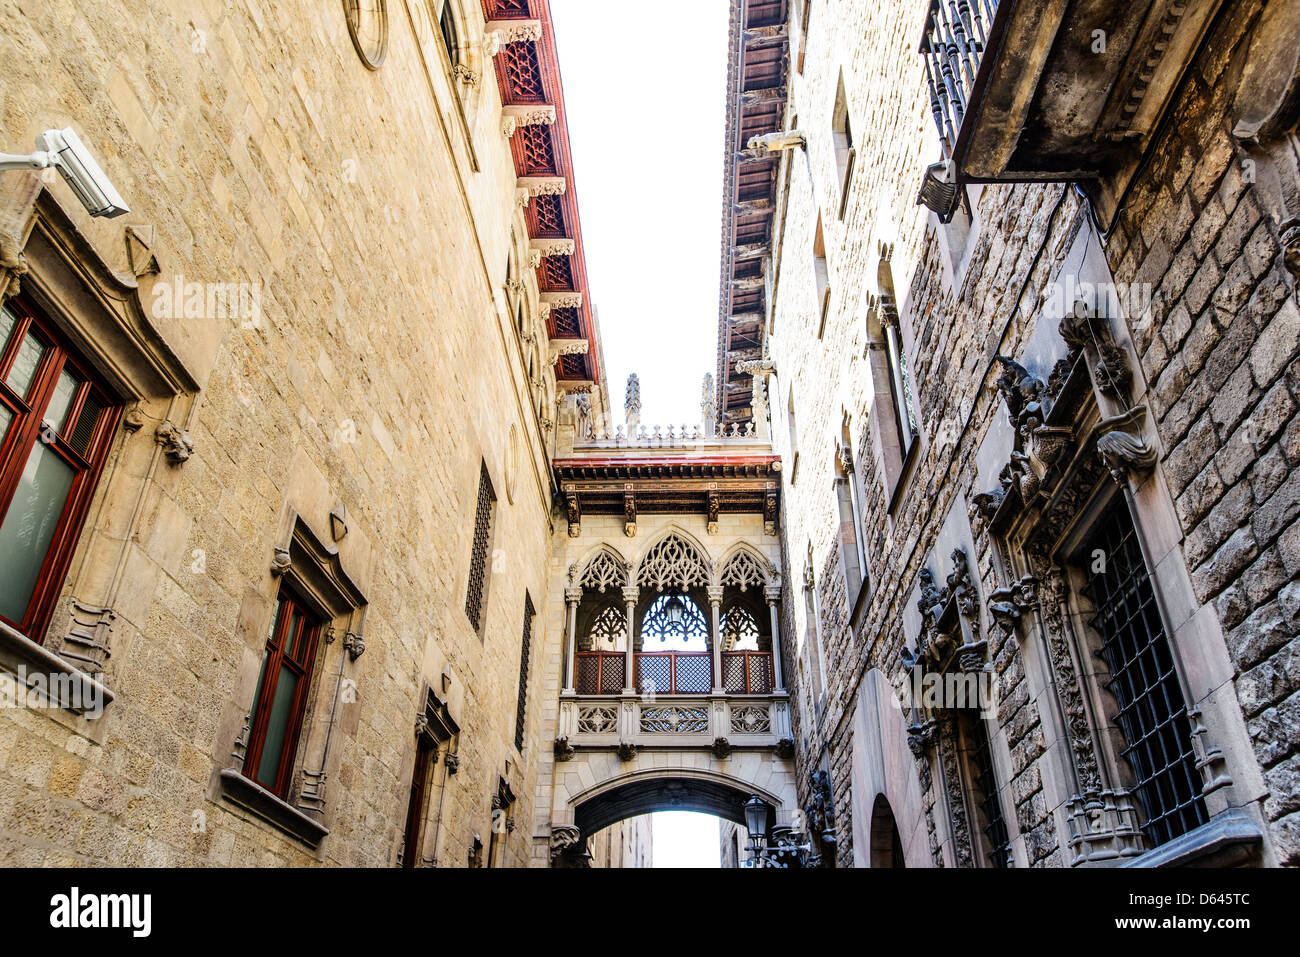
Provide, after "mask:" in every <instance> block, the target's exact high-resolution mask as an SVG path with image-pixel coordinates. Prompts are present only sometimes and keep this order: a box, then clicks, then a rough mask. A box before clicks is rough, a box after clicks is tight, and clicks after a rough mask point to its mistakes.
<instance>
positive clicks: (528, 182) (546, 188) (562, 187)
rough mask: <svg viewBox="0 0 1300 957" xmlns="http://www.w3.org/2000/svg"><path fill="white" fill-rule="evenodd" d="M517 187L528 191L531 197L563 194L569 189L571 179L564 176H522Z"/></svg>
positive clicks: (516, 183) (521, 190)
mask: <svg viewBox="0 0 1300 957" xmlns="http://www.w3.org/2000/svg"><path fill="white" fill-rule="evenodd" d="M515 188H516V189H518V190H519V191H520V192H521V193H526V194H527V195H528V198H529V199H536V198H537V197H538V196H563V195H564V194H565V193H567V192H568V191H569V181H568V180H567V179H565V178H564V177H563V176H520V177H519V178H518V179H517V180H516V181H515Z"/></svg>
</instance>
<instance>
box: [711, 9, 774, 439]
mask: <svg viewBox="0 0 1300 957" xmlns="http://www.w3.org/2000/svg"><path fill="white" fill-rule="evenodd" d="M789 12H790V11H789V2H788V0H732V4H731V33H730V48H729V49H730V53H729V59H728V69H727V136H726V147H725V152H724V156H723V165H724V177H723V200H722V280H721V288H720V291H719V295H718V301H719V305H718V371H717V379H716V381H717V389H718V417H719V421H720V422H721V423H722V424H726V423H730V422H747V421H749V419H750V418H751V414H750V408H749V403H750V401H751V399H752V397H753V380H752V379H751V378H750V377H749V376H747V375H739V374H737V372H736V363H737V362H739V361H741V360H743V359H756V358H758V357H759V356H760V354H761V351H762V348H763V316H764V314H765V313H766V310H767V305H768V304H767V292H766V270H767V262H768V259H769V257H770V256H771V244H772V219H773V214H774V212H775V207H776V175H777V168H778V166H779V165H780V154H773V153H765V154H763V155H756V154H752V153H750V152H748V151H747V150H746V148H745V147H746V144H747V143H748V142H749V139H750V138H751V137H754V136H761V135H763V134H765V133H775V132H779V131H780V130H781V128H782V125H783V123H784V120H785V105H786V81H787V78H788V72H789V64H790V37H789V28H788V25H787V22H786V21H787V19H788V16H789Z"/></svg>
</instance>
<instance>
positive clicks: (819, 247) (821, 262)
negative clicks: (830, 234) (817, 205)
mask: <svg viewBox="0 0 1300 957" xmlns="http://www.w3.org/2000/svg"><path fill="white" fill-rule="evenodd" d="M813 276H814V278H815V280H816V283H817V286H816V294H817V299H816V303H817V305H816V314H817V317H818V318H817V338H818V339H820V338H821V337H822V336H823V335H825V333H826V315H827V313H828V312H829V311H830V305H831V279H830V272H829V270H828V269H827V268H826V236H825V234H824V233H823V232H822V217H821V213H818V214H817V232H816V233H814V234H813Z"/></svg>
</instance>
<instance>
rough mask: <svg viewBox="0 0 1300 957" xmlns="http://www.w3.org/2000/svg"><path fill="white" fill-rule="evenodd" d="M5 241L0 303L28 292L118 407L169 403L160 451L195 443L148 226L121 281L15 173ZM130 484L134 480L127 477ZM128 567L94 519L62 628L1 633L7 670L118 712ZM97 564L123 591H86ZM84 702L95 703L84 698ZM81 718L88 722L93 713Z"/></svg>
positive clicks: (3, 220)
mask: <svg viewBox="0 0 1300 957" xmlns="http://www.w3.org/2000/svg"><path fill="white" fill-rule="evenodd" d="M0 234H2V235H0V245H2V246H3V250H2V252H3V255H2V256H0V300H2V299H5V298H8V297H9V296H10V295H14V294H16V293H17V292H18V291H19V287H20V286H21V287H22V291H23V292H24V293H25V294H26V295H27V296H29V297H30V298H31V299H32V300H33V301H34V302H35V303H36V305H37V306H38V307H39V308H40V309H41V310H42V312H43V313H44V314H45V315H46V316H47V317H48V318H49V320H50V321H51V322H53V323H54V325H55V326H56V327H57V328H58V330H59V332H61V333H62V334H63V335H64V337H65V338H66V339H67V340H68V341H69V342H70V343H71V344H72V345H73V347H74V348H75V349H76V350H77V352H78V355H79V356H80V357H81V358H82V360H83V361H85V362H86V363H87V364H88V365H89V366H90V367H91V368H92V370H93V371H94V372H95V373H96V374H97V375H98V376H99V377H100V379H101V381H102V382H103V384H104V385H105V386H107V387H108V388H109V390H110V391H111V392H112V393H113V394H114V398H116V399H117V400H119V401H120V402H122V403H123V404H126V405H129V404H130V403H132V402H134V403H136V407H137V409H138V408H139V406H140V405H141V404H143V403H145V402H147V401H149V400H151V399H158V400H163V401H166V402H167V403H168V405H167V412H166V414H165V415H164V418H163V419H162V424H161V425H160V426H159V428H158V432H157V434H158V437H159V445H160V447H162V446H164V442H163V430H164V429H167V430H170V431H169V432H168V433H167V434H168V435H173V436H177V437H178V441H180V439H179V437H181V436H183V437H184V441H188V433H187V432H185V430H183V429H179V428H177V427H176V426H175V425H173V424H172V422H171V416H172V413H173V412H175V411H176V406H177V400H178V399H179V398H180V397H181V396H189V397H190V403H189V404H190V415H192V414H193V411H194V409H195V408H196V407H197V398H196V397H197V393H198V391H199V386H198V383H197V382H196V380H195V378H194V376H193V374H192V373H191V372H190V371H189V369H188V368H187V367H186V366H185V364H184V362H183V361H182V360H181V359H180V358H179V357H178V356H177V354H176V353H175V352H174V351H173V350H172V348H171V347H170V345H168V343H167V342H166V340H165V339H164V338H163V336H162V334H161V333H160V332H159V330H158V329H157V328H156V327H155V326H154V325H153V323H152V322H151V321H150V318H149V314H148V311H147V310H146V309H145V308H144V306H143V304H142V301H141V296H140V284H139V280H140V279H141V278H142V277H146V276H148V275H150V274H152V273H156V272H157V271H158V263H157V258H156V256H155V253H154V250H153V249H151V248H150V246H149V245H148V244H147V243H146V242H145V237H146V236H147V235H148V234H149V232H148V230H147V229H146V228H144V227H138V226H136V227H132V226H128V227H126V228H125V229H124V230H123V238H124V241H125V243H126V247H127V259H128V261H129V262H130V264H131V270H132V272H133V273H134V275H132V274H129V273H123V272H120V271H118V270H117V269H116V268H114V267H113V266H112V265H111V264H110V263H109V262H108V260H107V259H106V258H105V255H104V253H103V251H102V250H101V249H100V248H99V247H98V246H97V245H96V243H95V241H94V240H93V239H92V237H91V236H90V235H89V234H88V233H87V232H84V231H83V230H82V229H81V228H80V227H79V225H78V222H77V220H75V219H74V218H73V216H72V215H71V214H69V213H68V212H67V211H66V210H65V209H64V208H63V206H62V205H61V204H60V203H59V201H58V200H57V199H56V198H55V197H54V195H53V194H52V193H51V192H50V191H49V190H48V189H46V188H44V187H43V185H42V182H41V180H40V178H39V177H38V176H37V175H35V174H28V175H25V176H20V175H18V174H10V175H9V176H7V177H6V180H5V183H4V184H3V189H0ZM142 425H143V420H142V418H141V417H139V415H138V413H136V414H134V415H133V414H130V413H129V414H128V415H127V416H125V417H124V420H123V426H122V428H123V431H122V432H120V433H119V435H118V436H115V437H114V439H113V440H112V444H111V447H110V450H109V458H110V462H109V463H107V464H106V467H105V470H104V472H103V473H102V474H101V475H100V477H99V481H98V483H97V487H96V488H95V490H94V491H93V493H92V500H91V508H90V512H89V513H88V514H89V515H94V514H95V513H96V509H97V506H98V505H99V503H101V502H102V501H103V498H104V496H105V495H106V494H108V492H109V491H110V489H114V488H115V487H116V484H117V482H118V470H117V463H118V461H119V460H120V458H121V455H122V446H123V443H124V441H125V440H126V438H127V437H129V435H130V434H131V433H133V432H135V431H137V430H138V429H140V428H141V426H142ZM160 459H161V456H160V455H159V454H158V450H155V455H154V457H153V461H152V463H151V466H150V468H149V470H148V473H147V474H146V476H145V477H144V479H143V480H142V481H140V500H141V501H142V499H143V495H144V493H145V491H146V489H147V488H148V486H149V485H151V484H153V483H154V481H155V475H156V471H157V469H158V468H159V467H160ZM121 481H127V479H126V478H125V477H123V478H122V480H121ZM131 481H139V480H136V479H131ZM138 518H139V504H138V503H137V508H136V515H135V516H133V518H132V522H131V529H130V530H131V533H132V534H134V532H135V529H136V521H137V520H138ZM130 537H131V536H130V535H128V540H129V538H130ZM127 558H128V549H127V548H126V547H125V546H124V545H119V544H117V543H115V542H110V541H107V540H106V539H104V538H102V537H101V536H100V535H99V534H98V530H97V529H96V528H95V526H94V524H93V520H92V519H88V521H87V525H86V526H85V527H84V528H83V529H82V533H81V538H80V541H79V542H78V543H77V546H76V549H75V551H74V555H73V562H72V565H71V567H70V569H69V572H68V576H67V578H68V581H69V582H71V583H72V588H73V596H71V597H69V596H66V595H65V597H64V598H63V599H61V600H60V602H59V607H58V608H57V609H56V612H55V616H54V621H53V622H52V623H51V625H50V627H49V629H48V630H47V631H46V635H45V636H44V637H45V638H46V642H45V643H44V644H42V643H40V642H37V641H34V640H32V639H31V638H29V637H28V636H26V635H23V634H21V633H19V632H18V631H16V630H15V629H12V628H8V627H0V668H4V669H5V670H10V671H14V672H16V670H17V668H18V667H19V666H20V665H21V666H25V667H27V668H36V669H39V670H40V671H41V672H42V673H45V674H50V675H67V676H69V677H71V678H73V679H74V680H78V681H80V682H81V684H82V686H83V687H84V688H87V690H88V691H91V692H92V693H94V694H95V695H97V696H98V700H99V701H101V702H102V703H103V704H104V705H107V704H108V703H110V702H111V701H112V700H113V694H112V692H111V691H110V690H109V689H108V688H107V687H106V686H105V685H104V684H103V683H102V682H103V679H102V677H100V675H101V674H102V669H103V668H104V666H105V664H106V662H107V659H108V657H109V655H110V654H111V640H110V639H111V632H112V623H113V621H114V618H115V617H116V616H115V614H114V612H113V609H112V605H113V604H114V602H115V599H116V596H117V584H118V583H120V581H121V579H122V573H123V571H124V564H125V562H126V560H127ZM90 560H94V561H96V562H102V564H103V566H104V567H107V568H110V569H112V572H111V574H110V575H109V576H108V578H109V580H110V581H111V582H112V583H113V584H111V585H109V587H108V590H107V592H106V593H104V594H95V595H93V596H92V595H85V594H82V593H79V592H77V591H76V589H77V582H78V580H79V579H80V574H79V572H80V569H81V568H83V567H85V564H86V562H87V561H90ZM81 599H87V600H81ZM89 599H93V600H89ZM68 607H71V608H72V611H73V620H72V621H71V622H68V620H67V609H68ZM62 626H67V627H69V628H71V629H73V631H74V632H75V637H76V639H77V641H78V643H79V645H80V646H81V647H80V648H79V649H78V654H77V655H76V657H75V660H69V658H67V657H64V656H63V655H62V654H60V652H61V651H62V648H63V645H64V643H65V642H66V641H67V640H68V638H67V636H63V635H59V634H58V633H57V631H58V630H61V628H62ZM78 629H80V630H78ZM51 639H52V640H51ZM96 666H97V667H96ZM87 669H89V671H88V670H87ZM82 700H83V701H84V700H86V697H85V696H84V695H83V697H82ZM72 710H80V711H81V712H82V713H83V714H84V713H85V712H86V711H87V710H88V709H85V708H81V709H72ZM95 717H96V718H97V717H98V715H95ZM92 720H94V719H93V718H92Z"/></svg>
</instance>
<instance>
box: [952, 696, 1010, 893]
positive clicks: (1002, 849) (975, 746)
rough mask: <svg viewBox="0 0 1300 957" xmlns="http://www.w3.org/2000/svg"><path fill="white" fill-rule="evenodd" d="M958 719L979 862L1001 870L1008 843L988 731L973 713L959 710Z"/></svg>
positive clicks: (1007, 858) (1005, 862) (1006, 859)
mask: <svg viewBox="0 0 1300 957" xmlns="http://www.w3.org/2000/svg"><path fill="white" fill-rule="evenodd" d="M958 715H959V717H958V728H959V734H960V735H961V746H962V748H963V750H964V751H965V758H966V761H965V764H966V769H967V774H968V778H969V781H970V787H969V791H970V797H971V800H972V803H973V805H974V811H975V815H976V824H977V826H978V828H979V831H980V833H981V834H982V835H983V840H982V841H981V840H979V839H978V838H976V840H975V843H977V844H978V845H979V847H980V852H981V853H980V855H979V859H982V861H983V863H984V866H986V867H994V868H1005V867H1008V866H1009V865H1010V862H1011V856H1010V855H1011V840H1010V838H1009V837H1008V834H1007V823H1006V819H1005V818H1004V817H1003V816H1002V804H1001V802H1000V801H999V800H998V786H997V778H995V777H994V775H993V759H992V755H991V753H990V751H989V735H988V729H987V728H985V726H984V720H983V719H982V718H981V717H980V715H979V713H978V712H977V711H974V710H972V709H969V708H967V709H962V710H961V711H959V712H958Z"/></svg>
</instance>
